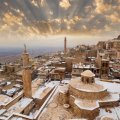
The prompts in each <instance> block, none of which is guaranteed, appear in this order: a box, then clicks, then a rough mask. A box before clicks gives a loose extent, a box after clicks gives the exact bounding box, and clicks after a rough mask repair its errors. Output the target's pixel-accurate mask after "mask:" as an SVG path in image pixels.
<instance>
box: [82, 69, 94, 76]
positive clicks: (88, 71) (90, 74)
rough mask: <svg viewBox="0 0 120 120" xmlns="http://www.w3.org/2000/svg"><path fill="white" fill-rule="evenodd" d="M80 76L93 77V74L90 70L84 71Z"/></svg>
mask: <svg viewBox="0 0 120 120" xmlns="http://www.w3.org/2000/svg"><path fill="white" fill-rule="evenodd" d="M81 76H85V77H95V74H94V73H93V72H91V71H90V70H85V71H84V72H82V73H81Z"/></svg>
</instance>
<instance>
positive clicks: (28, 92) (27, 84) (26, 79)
mask: <svg viewBox="0 0 120 120" xmlns="http://www.w3.org/2000/svg"><path fill="white" fill-rule="evenodd" d="M22 57H23V76H22V77H23V90H24V96H25V97H28V98H31V97H32V87H31V81H32V80H31V70H30V66H29V54H28V53H27V50H26V45H24V52H23V56H22Z"/></svg>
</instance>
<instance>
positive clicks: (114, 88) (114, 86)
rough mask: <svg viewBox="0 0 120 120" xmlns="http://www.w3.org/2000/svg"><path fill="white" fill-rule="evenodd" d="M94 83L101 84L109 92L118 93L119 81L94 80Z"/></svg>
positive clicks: (119, 90)
mask: <svg viewBox="0 0 120 120" xmlns="http://www.w3.org/2000/svg"><path fill="white" fill-rule="evenodd" d="M96 83H98V84H101V85H103V86H104V87H106V88H107V90H108V91H109V92H111V93H119V94H120V84H119V83H110V82H103V81H98V80H96Z"/></svg>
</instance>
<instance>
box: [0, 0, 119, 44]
mask: <svg viewBox="0 0 120 120" xmlns="http://www.w3.org/2000/svg"><path fill="white" fill-rule="evenodd" d="M119 11H120V0H0V36H1V40H0V46H6V41H7V45H8V46H9V45H11V46H12V45H13V46H20V45H22V44H23V43H24V42H27V41H28V39H29V40H30V42H28V43H29V44H30V43H31V44H33V45H38V44H39V45H41V46H42V45H43V46H49V45H51V46H52V45H53V46H57V45H62V41H63V39H64V36H68V40H69V45H73V44H79V43H81V42H83V43H84V42H85V41H86V44H88V42H89V43H90V41H91V42H93V43H95V40H96V41H98V40H106V39H110V38H111V39H112V38H114V37H117V35H118V34H119V33H120V12H119ZM52 35H54V37H52ZM70 35H72V37H69V36H70ZM56 36H57V37H56ZM73 36H74V37H73ZM60 40H62V41H60ZM84 40H85V41H84ZM18 43H19V44H18ZM57 43H59V44H57Z"/></svg>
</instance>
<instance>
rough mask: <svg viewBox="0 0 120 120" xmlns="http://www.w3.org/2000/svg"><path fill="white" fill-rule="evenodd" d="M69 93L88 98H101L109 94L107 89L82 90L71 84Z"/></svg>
mask: <svg viewBox="0 0 120 120" xmlns="http://www.w3.org/2000/svg"><path fill="white" fill-rule="evenodd" d="M69 94H70V95H74V96H75V97H77V98H82V99H84V98H86V99H101V98H104V97H106V96H107V95H108V92H107V89H106V90H103V91H100V92H86V91H80V90H78V89H76V88H73V87H72V86H71V85H69Z"/></svg>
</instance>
